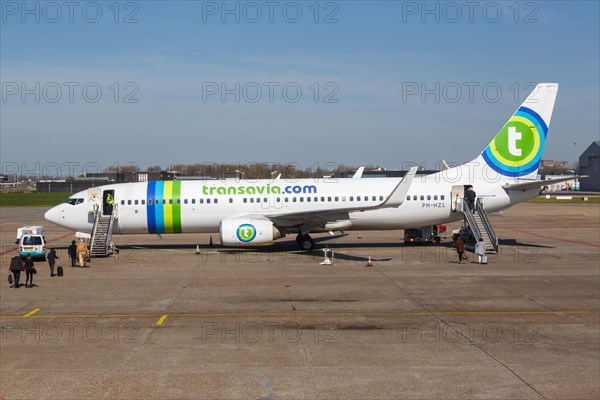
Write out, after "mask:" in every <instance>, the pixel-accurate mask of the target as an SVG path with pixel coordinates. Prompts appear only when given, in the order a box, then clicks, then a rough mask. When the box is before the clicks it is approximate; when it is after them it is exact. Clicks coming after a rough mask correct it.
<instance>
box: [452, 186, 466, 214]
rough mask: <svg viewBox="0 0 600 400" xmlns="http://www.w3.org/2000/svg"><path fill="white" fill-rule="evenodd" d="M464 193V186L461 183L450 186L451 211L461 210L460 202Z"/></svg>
mask: <svg viewBox="0 0 600 400" xmlns="http://www.w3.org/2000/svg"><path fill="white" fill-rule="evenodd" d="M464 193H465V187H464V186H463V185H455V186H452V197H451V199H452V211H453V212H461V211H462V203H463V198H464Z"/></svg>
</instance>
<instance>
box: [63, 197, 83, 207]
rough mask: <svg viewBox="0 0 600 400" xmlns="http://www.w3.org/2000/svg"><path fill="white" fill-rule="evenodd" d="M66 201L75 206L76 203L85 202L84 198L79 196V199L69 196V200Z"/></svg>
mask: <svg viewBox="0 0 600 400" xmlns="http://www.w3.org/2000/svg"><path fill="white" fill-rule="evenodd" d="M65 203H66V204H70V205H72V206H74V205H76V204H81V203H83V199H82V198H78V199H76V198H72V197H69V198H68V199H67V201H65Z"/></svg>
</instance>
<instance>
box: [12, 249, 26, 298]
mask: <svg viewBox="0 0 600 400" xmlns="http://www.w3.org/2000/svg"><path fill="white" fill-rule="evenodd" d="M8 269H9V271H10V272H12V274H13V277H14V283H13V286H12V287H14V288H15V289H18V288H19V278H20V277H21V271H23V269H24V264H23V260H21V256H19V253H17V254H16V255H15V256H14V257H13V258H12V259H11V260H10V266H9V267H8Z"/></svg>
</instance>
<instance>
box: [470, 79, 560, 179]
mask: <svg viewBox="0 0 600 400" xmlns="http://www.w3.org/2000/svg"><path fill="white" fill-rule="evenodd" d="M557 93H558V84H557V83H540V84H538V85H537V86H536V87H535V89H534V90H533V91H532V92H531V94H530V95H529V96H528V97H527V98H526V99H525V101H524V102H523V104H521V106H520V107H519V108H518V109H517V111H516V112H515V113H514V114H513V115H512V117H510V119H509V120H508V121H507V122H506V124H504V126H503V127H502V129H500V131H499V132H498V134H496V136H495V137H494V139H493V140H492V141H491V142H490V144H488V146H487V147H486V148H485V150H483V152H482V153H481V155H480V156H479V157H478V158H477V159H475V160H473V163H477V164H478V165H481V166H483V167H484V168H485V167H486V166H487V167H489V168H491V169H492V170H494V171H496V172H497V173H498V174H500V175H504V176H508V177H512V178H523V177H526V176H532V175H535V174H537V170H538V168H539V165H540V160H541V158H542V153H543V151H544V144H545V143H546V135H547V133H548V127H549V126H550V119H551V118H552V111H553V109H554V102H555V101H556V95H557Z"/></svg>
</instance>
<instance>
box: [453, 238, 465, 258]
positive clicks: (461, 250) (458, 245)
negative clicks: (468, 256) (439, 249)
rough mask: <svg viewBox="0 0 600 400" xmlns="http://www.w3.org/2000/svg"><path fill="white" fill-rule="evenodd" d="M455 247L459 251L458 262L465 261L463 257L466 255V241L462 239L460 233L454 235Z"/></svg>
mask: <svg viewBox="0 0 600 400" xmlns="http://www.w3.org/2000/svg"><path fill="white" fill-rule="evenodd" d="M454 247H456V252H457V253H458V263H459V264H462V263H463V257H464V255H465V242H464V241H463V240H462V239H461V237H460V235H454Z"/></svg>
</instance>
